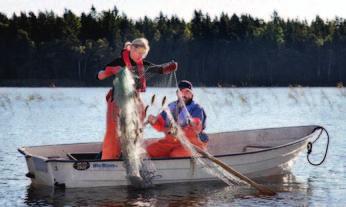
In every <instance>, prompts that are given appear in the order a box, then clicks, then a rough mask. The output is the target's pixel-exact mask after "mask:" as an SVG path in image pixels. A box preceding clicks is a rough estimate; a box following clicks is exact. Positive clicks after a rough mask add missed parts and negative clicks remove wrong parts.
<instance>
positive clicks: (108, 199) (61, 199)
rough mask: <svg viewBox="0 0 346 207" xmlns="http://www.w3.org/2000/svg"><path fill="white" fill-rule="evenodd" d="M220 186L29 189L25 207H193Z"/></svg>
mask: <svg viewBox="0 0 346 207" xmlns="http://www.w3.org/2000/svg"><path fill="white" fill-rule="evenodd" d="M225 187H226V186H225V184H223V183H222V182H203V183H189V184H169V185H157V186H155V188H152V189H146V190H135V189H131V188H114V187H104V188H89V189H84V188H78V189H53V188H48V187H36V186H32V185H30V186H28V188H27V195H26V199H25V204H27V205H28V206H38V205H39V206H50V205H53V206H65V205H69V206H196V205H203V204H205V203H206V202H207V199H208V194H209V193H211V192H212V191H222V189H224V188H225Z"/></svg>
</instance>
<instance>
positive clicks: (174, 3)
mask: <svg viewBox="0 0 346 207" xmlns="http://www.w3.org/2000/svg"><path fill="white" fill-rule="evenodd" d="M92 5H94V7H95V8H96V10H97V11H102V10H108V9H113V8H114V6H116V7H117V8H118V10H119V11H120V13H125V14H126V15H127V16H128V17H130V18H132V19H135V20H136V19H139V18H142V17H144V16H148V17H151V18H155V17H157V16H158V15H159V12H160V11H162V12H163V14H165V15H168V16H171V15H176V16H178V17H179V18H183V19H185V20H187V21H189V20H190V19H191V18H192V16H193V11H194V10H195V9H197V10H199V9H200V10H202V11H203V13H208V14H209V15H210V16H211V17H215V16H220V14H221V13H222V12H224V13H227V14H229V15H232V14H233V13H235V14H237V15H241V14H250V15H251V16H253V17H258V18H260V19H264V20H269V19H270V17H271V15H272V14H273V11H274V10H275V11H277V12H278V14H279V16H280V17H282V18H285V19H288V18H289V19H296V18H297V19H300V20H307V21H309V22H310V21H311V20H313V19H314V18H315V17H316V15H319V16H320V17H321V18H323V19H325V20H327V19H329V20H332V19H335V17H341V18H346V1H345V0H0V12H1V13H4V14H6V15H7V16H9V17H10V16H12V14H13V13H16V14H20V12H21V11H24V12H29V11H33V12H35V13H37V12H38V11H53V12H54V13H56V14H58V15H61V14H63V12H64V10H65V9H70V10H72V11H73V12H74V13H76V14H81V13H82V12H86V13H88V12H89V11H90V8H91V6H92Z"/></svg>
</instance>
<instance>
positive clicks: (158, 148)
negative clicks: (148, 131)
mask: <svg viewBox="0 0 346 207" xmlns="http://www.w3.org/2000/svg"><path fill="white" fill-rule="evenodd" d="M178 86H179V91H177V96H178V100H177V101H174V102H172V103H170V104H169V105H168V108H169V110H170V113H171V114H172V116H173V118H174V120H175V121H176V122H177V123H178V124H179V125H180V127H181V128H182V129H183V131H184V134H185V137H186V138H187V139H188V140H189V141H190V142H191V143H192V144H193V145H195V146H197V147H199V148H201V149H203V150H206V147H207V142H208V136H207V134H205V133H204V132H203V130H204V129H205V124H206V118H207V117H206V114H205V112H204V109H203V108H202V107H201V106H200V105H199V104H198V103H196V102H195V101H194V100H193V91H192V84H191V83H190V82H189V81H186V80H183V81H181V82H180V83H179V85H178ZM181 99H182V100H181ZM181 101H183V102H184V104H185V106H184V105H183V106H182V104H181ZM148 122H149V123H150V124H151V125H152V126H153V128H155V129H156V130H157V131H160V132H164V133H165V137H164V138H163V139H161V140H159V141H157V142H155V143H152V144H150V145H149V146H148V147H147V152H148V154H149V156H150V157H152V158H153V157H156V158H157V157H189V156H191V152H190V151H188V150H186V149H185V148H184V147H183V145H182V144H181V143H180V141H179V140H178V138H176V137H175V135H174V133H171V130H170V126H171V123H170V122H171V120H170V119H169V116H168V115H167V113H166V112H165V111H163V112H161V113H160V114H159V115H158V116H156V117H155V116H153V115H149V117H148Z"/></svg>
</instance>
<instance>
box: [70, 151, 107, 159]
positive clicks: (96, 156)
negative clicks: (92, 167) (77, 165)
mask: <svg viewBox="0 0 346 207" xmlns="http://www.w3.org/2000/svg"><path fill="white" fill-rule="evenodd" d="M66 156H67V157H68V158H69V159H70V160H74V161H83V160H88V161H90V160H100V159H101V156H100V153H96V152H83V153H67V154H66Z"/></svg>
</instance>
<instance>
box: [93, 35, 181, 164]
mask: <svg viewBox="0 0 346 207" xmlns="http://www.w3.org/2000/svg"><path fill="white" fill-rule="evenodd" d="M149 50H150V47H149V42H148V40H147V39H145V38H137V39H135V40H133V41H132V42H126V43H125V45H124V49H123V50H122V51H121V56H120V57H119V58H116V59H114V60H113V61H112V62H111V63H109V64H107V65H106V67H105V70H101V71H100V72H99V73H98V75H97V79H99V80H104V79H106V78H108V77H111V76H113V75H116V74H117V73H118V72H119V71H120V70H121V69H122V68H123V67H126V68H127V69H129V70H130V71H131V72H132V73H133V77H134V78H135V87H136V90H137V92H138V96H139V92H145V90H146V79H145V73H158V74H169V73H171V72H174V71H176V70H177V63H176V62H174V61H172V62H170V63H166V64H163V65H159V66H156V65H154V64H152V63H150V62H147V61H144V60H143V59H144V58H145V57H146V56H147V55H148V52H149ZM146 67H147V68H148V69H147V70H145V68H146ZM113 90H116V89H115V88H112V89H111V90H110V91H109V92H108V94H107V96H106V101H107V117H106V133H105V137H104V141H103V145H102V158H101V159H102V160H108V159H118V158H119V157H120V154H121V148H120V140H119V137H118V118H119V108H118V107H117V105H116V103H115V100H113ZM139 100H140V102H141V99H140V97H139ZM139 107H141V111H143V108H144V107H143V103H142V102H141V103H140V106H139ZM141 118H142V119H144V116H143V117H141Z"/></svg>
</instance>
